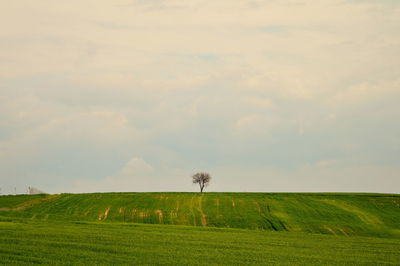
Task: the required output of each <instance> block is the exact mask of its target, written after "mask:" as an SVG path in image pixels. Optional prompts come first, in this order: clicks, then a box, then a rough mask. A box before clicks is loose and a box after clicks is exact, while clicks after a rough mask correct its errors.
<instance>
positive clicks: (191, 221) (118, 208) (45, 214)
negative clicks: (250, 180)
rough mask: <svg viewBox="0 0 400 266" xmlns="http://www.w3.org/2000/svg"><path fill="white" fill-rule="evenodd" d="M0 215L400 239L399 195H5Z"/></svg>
mask: <svg viewBox="0 0 400 266" xmlns="http://www.w3.org/2000/svg"><path fill="white" fill-rule="evenodd" d="M0 216H2V217H14V218H18V217H19V218H21V219H27V218H28V219H33V220H49V221H88V222H89V221H93V222H101V223H104V222H119V223H121V222H122V223H123V222H126V223H132V222H134V223H147V224H169V225H193V226H203V227H225V228H245V229H261V230H271V231H295V232H307V233H323V234H332V235H361V236H378V237H400V196H399V195H386V194H348V193H345V194H330V193H202V194H200V193H93V194H60V195H35V196H27V195H25V196H23V195H21V196H1V197H0Z"/></svg>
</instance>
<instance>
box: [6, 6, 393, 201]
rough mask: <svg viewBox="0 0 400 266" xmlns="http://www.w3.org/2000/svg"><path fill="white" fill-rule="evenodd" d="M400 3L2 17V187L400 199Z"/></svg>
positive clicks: (54, 11)
mask: <svg viewBox="0 0 400 266" xmlns="http://www.w3.org/2000/svg"><path fill="white" fill-rule="evenodd" d="M399 33H400V1H398V0H318V1H312V0H309V1H308V0H235V1H228V0H215V1H209V0H185V1H183V0H179V1H178V0H168V1H167V0H114V1H103V0H96V1H87V0H84V1H82V0H79V1H78V0H70V1H53V0H40V1H29V0H18V1H1V2H0V187H1V188H2V193H3V194H5V193H11V192H14V188H15V187H16V188H17V192H19V193H22V192H24V191H25V190H26V188H27V187H28V186H34V187H37V188H39V189H42V190H44V191H47V192H50V193H59V192H93V191H197V190H198V188H197V187H196V186H194V185H192V184H191V178H190V176H191V175H192V174H193V173H195V172H196V171H208V172H210V173H211V174H212V176H213V180H212V183H211V185H210V187H209V188H208V191H340V192H350V191H355V192H392V193H400V107H399V106H400V105H399V104H400V101H399V100H400V34H399Z"/></svg>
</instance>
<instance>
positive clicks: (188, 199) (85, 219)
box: [0, 193, 400, 265]
mask: <svg viewBox="0 0 400 266" xmlns="http://www.w3.org/2000/svg"><path fill="white" fill-rule="evenodd" d="M399 206H400V197H399V196H398V195H386V194H329V193H320V194H298V193H275V194H269V193H203V194H199V193H101V194H100V193H96V194H61V195H35V196H27V195H25V196H23V195H21V196H1V197H0V264H1V263H2V264H19V265H25V264H66V265H71V264H82V265H83V264H85V265H88V264H91V265H99V264H103V265H110V264H131V265H133V264H136V265H138V264H160V265H161V264H163V265H164V264H170V265H174V264H186V265H192V264H193V265H196V264H198V265H210V264H211V265H212V264H214V265H218V264H226V265H232V264H258V265H259V264H264V265H291V264H292V265H293V264H295V265H399V261H400V207H399Z"/></svg>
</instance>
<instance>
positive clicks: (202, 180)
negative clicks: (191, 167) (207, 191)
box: [192, 172, 211, 192]
mask: <svg viewBox="0 0 400 266" xmlns="http://www.w3.org/2000/svg"><path fill="white" fill-rule="evenodd" d="M192 179H193V184H197V183H198V184H199V186H200V192H203V189H204V187H206V186H208V184H209V183H210V180H211V176H210V174H209V173H203V172H200V173H196V174H194V175H193V176H192Z"/></svg>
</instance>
